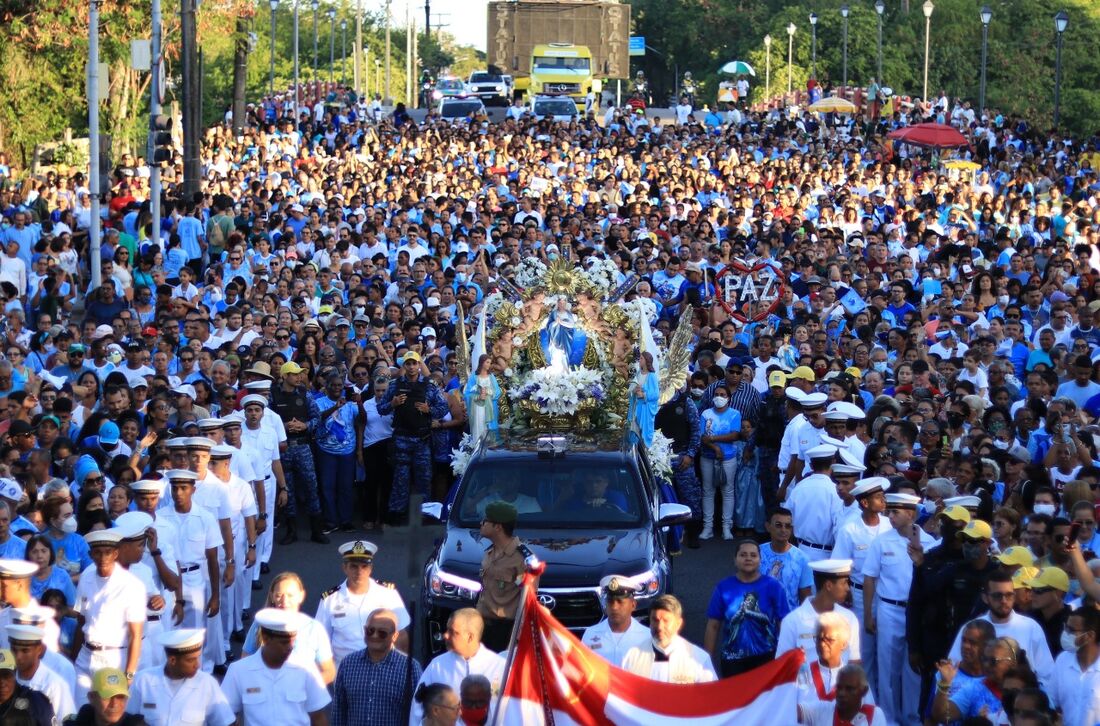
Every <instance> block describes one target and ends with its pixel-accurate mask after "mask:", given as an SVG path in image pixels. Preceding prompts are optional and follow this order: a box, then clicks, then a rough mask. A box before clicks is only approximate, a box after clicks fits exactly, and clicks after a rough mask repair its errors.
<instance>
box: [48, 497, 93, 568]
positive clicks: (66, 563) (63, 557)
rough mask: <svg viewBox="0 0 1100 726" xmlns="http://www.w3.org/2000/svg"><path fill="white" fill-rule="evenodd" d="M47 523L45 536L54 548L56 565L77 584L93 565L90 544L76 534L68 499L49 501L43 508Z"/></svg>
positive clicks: (74, 520)
mask: <svg viewBox="0 0 1100 726" xmlns="http://www.w3.org/2000/svg"><path fill="white" fill-rule="evenodd" d="M42 520H43V521H44V522H45V523H46V531H45V532H43V533H42V534H43V536H44V537H46V540H47V541H48V542H49V543H50V545H51V546H52V547H53V551H54V557H55V560H54V561H55V565H56V566H57V567H58V568H59V569H61V570H62V571H64V572H65V573H67V574H68V575H69V577H70V578H71V579H72V580H73V581H74V582H75V581H76V578H78V577H80V573H81V572H83V571H84V569H85V568H87V567H90V566H91V565H92V557H91V554H90V553H89V551H88V543H87V542H85V541H84V538H83V537H81V536H80V535H79V534H77V533H76V528H77V525H76V517H75V516H74V515H73V504H72V502H71V501H69V500H68V499H61V498H57V499H49V500H47V501H46V504H45V505H44V506H43V508H42Z"/></svg>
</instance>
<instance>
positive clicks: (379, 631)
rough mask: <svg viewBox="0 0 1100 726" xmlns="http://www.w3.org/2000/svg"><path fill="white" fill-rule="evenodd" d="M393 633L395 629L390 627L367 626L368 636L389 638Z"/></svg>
mask: <svg viewBox="0 0 1100 726" xmlns="http://www.w3.org/2000/svg"><path fill="white" fill-rule="evenodd" d="M392 635H393V631H392V630H390V629H388V628H367V637H368V638H388V637H390V636H392Z"/></svg>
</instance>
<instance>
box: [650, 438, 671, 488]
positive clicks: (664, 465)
mask: <svg viewBox="0 0 1100 726" xmlns="http://www.w3.org/2000/svg"><path fill="white" fill-rule="evenodd" d="M646 453H647V454H648V455H649V464H650V466H652V467H653V473H654V474H656V475H657V476H658V477H660V478H661V479H664V480H665V481H669V482H671V481H672V457H673V453H672V439H670V438H668V437H667V436H665V435H664V434H663V433H661V431H660V430H659V429H658V430H656V431H654V432H653V443H652V444H650V446H649V447H648V448H647V449H646Z"/></svg>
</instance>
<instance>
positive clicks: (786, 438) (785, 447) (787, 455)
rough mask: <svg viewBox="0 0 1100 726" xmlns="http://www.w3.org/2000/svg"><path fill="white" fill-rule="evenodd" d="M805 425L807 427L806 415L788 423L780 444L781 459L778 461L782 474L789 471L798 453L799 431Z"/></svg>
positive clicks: (800, 415) (798, 415) (796, 416)
mask: <svg viewBox="0 0 1100 726" xmlns="http://www.w3.org/2000/svg"><path fill="white" fill-rule="evenodd" d="M805 425H807V423H806V415H805V414H801V413H800V414H797V415H795V417H794V418H792V419H791V420H790V421H788V422H787V428H785V429H783V439H782V440H781V441H780V444H779V459H778V460H777V463H778V465H779V471H780V473H781V474H783V473H785V472H786V471H787V466H788V465H790V463H791V457H792V456H793V455H794V454H795V453H796V451H797V444H798V430H799V429H800V428H802V427H803V426H805Z"/></svg>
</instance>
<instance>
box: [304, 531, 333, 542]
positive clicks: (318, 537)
mask: <svg viewBox="0 0 1100 726" xmlns="http://www.w3.org/2000/svg"><path fill="white" fill-rule="evenodd" d="M309 541H310V542H316V543H317V544H331V543H332V540H330V539H329V538H328V535H327V534H325V533H324V532H322V531H320V530H317V531H316V532H314V533H313V534H311V535H310V536H309Z"/></svg>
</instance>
